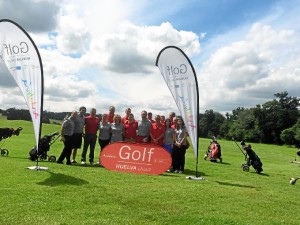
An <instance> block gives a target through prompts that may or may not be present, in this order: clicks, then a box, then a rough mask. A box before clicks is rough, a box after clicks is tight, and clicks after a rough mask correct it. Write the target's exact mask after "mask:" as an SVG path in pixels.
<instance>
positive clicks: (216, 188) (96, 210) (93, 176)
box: [0, 120, 300, 225]
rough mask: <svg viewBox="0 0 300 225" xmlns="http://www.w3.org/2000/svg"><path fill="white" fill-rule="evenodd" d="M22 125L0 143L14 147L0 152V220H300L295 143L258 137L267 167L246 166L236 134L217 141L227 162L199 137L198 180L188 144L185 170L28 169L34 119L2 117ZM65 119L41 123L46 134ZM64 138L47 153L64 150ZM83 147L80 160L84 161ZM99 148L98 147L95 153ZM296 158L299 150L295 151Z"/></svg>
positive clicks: (2, 123)
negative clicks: (209, 152) (210, 153)
mask: <svg viewBox="0 0 300 225" xmlns="http://www.w3.org/2000/svg"><path fill="white" fill-rule="evenodd" d="M19 126H22V127H23V130H22V131H21V134H20V136H12V137H11V138H8V139H4V140H2V141H1V142H0V147H2V148H6V149H8V150H9V155H8V156H0V171H1V182H0V191H1V201H0V215H1V216H0V224H1V225H4V224H8V225H14V224H18V225H19V224H22V225H35V224H36V225H38V224H39V225H44V224H45V225H46V224H47V225H52V224H53V225H56V224H78V225H81V224H89V225H92V224H95V225H96V224H134V225H136V224H141V225H142V224H143V225H144V224H188V225H191V224H222V225H223V224H240V225H244V224H245V225H246V224H261V225H266V224H278V225H279V224H289V225H292V224H295V225H296V224H299V223H300V216H299V215H300V203H299V199H298V197H299V192H300V181H298V182H299V183H296V185H290V184H289V179H290V178H291V177H298V176H300V173H299V169H300V168H299V165H300V164H296V163H290V161H292V160H294V159H295V155H296V149H295V148H291V147H287V146H276V145H265V144H252V147H253V149H254V150H255V151H256V153H257V154H258V155H259V156H260V158H261V160H262V162H263V169H264V171H263V173H262V174H261V175H259V174H257V173H255V171H254V169H253V168H250V172H244V171H242V169H241V164H242V163H244V156H243V155H242V153H241V152H240V150H239V149H238V147H237V146H236V145H235V143H234V142H232V141H225V140H219V142H220V144H221V146H222V154H223V163H211V162H209V161H204V160H203V155H204V153H205V151H206V148H207V146H208V144H209V142H210V140H209V139H200V140H199V145H200V146H199V164H198V171H199V175H200V176H202V177H204V178H205V180H204V181H193V180H188V179H186V176H191V175H192V176H193V175H195V168H196V160H195V155H194V152H193V150H192V148H190V149H189V150H188V151H187V154H186V170H185V173H184V174H173V173H164V174H162V175H158V176H153V175H136V174H130V173H120V172H113V171H108V170H106V169H105V168H102V167H99V166H89V165H87V166H81V165H72V166H67V165H60V164H57V163H53V162H47V161H44V162H40V163H39V165H40V166H45V167H48V168H49V170H47V171H42V170H39V171H36V170H29V169H27V167H29V166H35V165H36V163H35V162H32V161H29V160H28V152H29V150H30V149H31V148H32V147H33V145H34V142H35V141H34V135H33V127H32V123H30V122H26V121H7V120H0V127H13V128H17V127H19ZM59 130H60V126H58V125H53V124H51V125H50V124H43V132H42V133H43V134H42V135H45V134H49V133H52V132H54V131H59ZM62 146H63V145H62V143H61V142H60V141H59V140H58V141H56V142H55V143H54V144H53V145H52V146H51V149H50V151H49V152H48V154H49V155H55V156H56V157H58V156H59V154H60V152H61V150H62ZM80 153H81V150H80V151H79V154H78V155H77V161H79V160H80ZM98 154H99V146H98V145H97V148H96V155H98ZM297 159H298V160H300V159H299V157H298V158H297Z"/></svg>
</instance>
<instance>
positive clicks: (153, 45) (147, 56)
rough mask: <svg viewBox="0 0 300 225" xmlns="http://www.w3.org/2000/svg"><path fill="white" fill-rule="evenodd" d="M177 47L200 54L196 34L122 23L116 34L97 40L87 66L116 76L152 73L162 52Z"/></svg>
mask: <svg viewBox="0 0 300 225" xmlns="http://www.w3.org/2000/svg"><path fill="white" fill-rule="evenodd" d="M168 45H176V46H178V47H180V48H182V49H184V50H185V52H186V54H188V55H196V54H199V52H200V42H199V37H198V36H197V35H196V34H195V33H193V32H187V31H177V30H176V29H174V28H173V27H172V25H171V24H170V23H168V22H166V23H162V24H161V25H160V26H137V25H134V24H130V23H123V24H121V25H120V29H119V30H118V32H116V33H112V34H109V35H107V36H105V37H103V39H94V40H93V41H92V42H91V47H90V51H89V52H88V53H87V54H85V55H84V56H83V61H84V64H87V65H90V66H97V67H100V68H103V69H106V70H109V71H112V72H117V73H137V72H138V73H146V74H147V73H150V72H151V71H152V68H153V66H154V65H155V61H156V57H157V55H158V53H159V51H160V50H161V49H162V48H164V47H166V46H168Z"/></svg>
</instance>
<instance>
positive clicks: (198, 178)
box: [186, 176, 205, 180]
mask: <svg viewBox="0 0 300 225" xmlns="http://www.w3.org/2000/svg"><path fill="white" fill-rule="evenodd" d="M186 179H189V180H205V178H203V177H195V176H188V177H186Z"/></svg>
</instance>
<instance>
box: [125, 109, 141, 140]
mask: <svg viewBox="0 0 300 225" xmlns="http://www.w3.org/2000/svg"><path fill="white" fill-rule="evenodd" d="M137 129H138V123H137V121H136V120H135V119H134V115H133V114H132V113H130V114H129V116H128V120H127V121H126V122H125V125H124V141H127V142H135V139H136V135H137V134H136V133H137V132H136V131H137Z"/></svg>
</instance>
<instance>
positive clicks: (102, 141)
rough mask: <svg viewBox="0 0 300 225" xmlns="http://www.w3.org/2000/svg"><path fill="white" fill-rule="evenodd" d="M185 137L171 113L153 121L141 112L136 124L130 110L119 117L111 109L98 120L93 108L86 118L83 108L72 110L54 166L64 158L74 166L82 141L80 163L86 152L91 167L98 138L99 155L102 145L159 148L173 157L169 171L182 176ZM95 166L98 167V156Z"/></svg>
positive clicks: (63, 129)
mask: <svg viewBox="0 0 300 225" xmlns="http://www.w3.org/2000/svg"><path fill="white" fill-rule="evenodd" d="M187 135H188V133H187V130H186V128H185V125H184V121H183V120H182V118H181V117H176V116H175V113H174V112H170V113H169V117H168V118H165V116H164V115H155V117H154V120H153V118H152V113H151V112H148V113H147V111H145V110H143V111H142V112H141V119H140V120H138V121H137V120H135V118H134V115H133V114H132V112H131V109H130V108H126V109H125V115H124V116H123V117H121V116H120V115H119V114H115V107H114V106H110V107H109V112H108V113H104V114H102V115H101V117H99V116H97V115H96V109H95V108H92V109H91V110H90V113H89V115H87V116H86V107H84V106H82V107H80V108H79V112H77V111H73V112H72V113H71V116H70V117H68V118H66V119H65V120H64V121H63V124H62V127H61V141H63V143H64V148H63V150H62V152H61V155H60V156H59V158H58V160H57V163H59V164H63V160H64V159H66V164H67V165H71V164H72V163H77V162H76V155H77V150H78V149H80V148H81V145H82V139H83V149H82V153H81V164H82V165H85V164H86V161H87V152H88V149H89V155H88V161H89V163H90V164H91V165H93V164H94V158H95V154H94V153H95V147H96V142H97V137H98V143H99V145H100V153H101V150H102V149H103V148H104V147H105V146H107V145H108V144H110V143H114V142H131V143H144V144H146V143H148V144H154V145H159V146H162V147H163V148H165V149H166V150H167V151H168V152H169V153H170V154H171V156H172V167H171V168H170V169H169V170H168V171H169V172H176V173H183V172H184V166H185V153H186V149H187V146H188V141H187ZM97 163H98V164H100V165H101V162H100V156H99V160H98V162H97Z"/></svg>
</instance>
